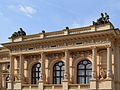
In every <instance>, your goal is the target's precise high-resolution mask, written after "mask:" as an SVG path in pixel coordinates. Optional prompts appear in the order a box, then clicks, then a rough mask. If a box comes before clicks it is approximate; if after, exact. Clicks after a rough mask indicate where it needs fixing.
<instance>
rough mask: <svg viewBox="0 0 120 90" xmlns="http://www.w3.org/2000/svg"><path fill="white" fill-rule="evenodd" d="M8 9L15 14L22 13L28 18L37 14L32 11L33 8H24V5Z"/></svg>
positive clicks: (12, 6) (34, 10) (11, 6)
mask: <svg viewBox="0 0 120 90" xmlns="http://www.w3.org/2000/svg"><path fill="white" fill-rule="evenodd" d="M8 8H9V9H12V10H14V11H17V12H22V13H24V14H25V15H27V16H28V17H32V15H33V14H35V13H36V12H37V10H36V9H34V8H33V7H31V6H26V5H18V6H16V5H9V6H8Z"/></svg>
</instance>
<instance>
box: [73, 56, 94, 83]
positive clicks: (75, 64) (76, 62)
mask: <svg viewBox="0 0 120 90" xmlns="http://www.w3.org/2000/svg"><path fill="white" fill-rule="evenodd" d="M83 60H89V61H90V62H91V63H93V62H92V59H91V58H90V57H85V58H84V57H83V58H82V57H80V58H78V59H76V60H74V62H73V63H72V66H73V74H75V75H74V77H73V82H74V83H76V84H77V65H78V63H79V62H81V61H83Z"/></svg>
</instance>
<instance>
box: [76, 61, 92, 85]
mask: <svg viewBox="0 0 120 90" xmlns="http://www.w3.org/2000/svg"><path fill="white" fill-rule="evenodd" d="M91 75H92V64H91V62H90V61H89V60H83V61H80V62H79V63H78V65H77V83H79V84H88V83H89V82H90V79H91V77H92V76H91Z"/></svg>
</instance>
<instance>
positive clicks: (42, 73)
mask: <svg viewBox="0 0 120 90" xmlns="http://www.w3.org/2000/svg"><path fill="white" fill-rule="evenodd" d="M39 62H41V75H40V80H39V84H38V87H39V90H43V89H44V86H43V84H44V81H45V79H44V78H45V77H44V75H45V73H44V63H45V55H44V52H41V59H40V61H39Z"/></svg>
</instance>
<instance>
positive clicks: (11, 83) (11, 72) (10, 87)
mask: <svg viewBox="0 0 120 90" xmlns="http://www.w3.org/2000/svg"><path fill="white" fill-rule="evenodd" d="M9 76H10V78H9V83H8V89H10V90H14V83H13V81H14V57H13V56H12V55H10V72H9Z"/></svg>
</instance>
